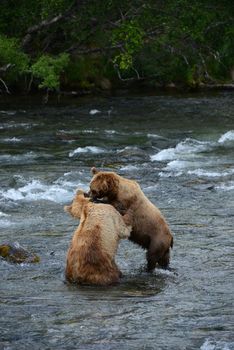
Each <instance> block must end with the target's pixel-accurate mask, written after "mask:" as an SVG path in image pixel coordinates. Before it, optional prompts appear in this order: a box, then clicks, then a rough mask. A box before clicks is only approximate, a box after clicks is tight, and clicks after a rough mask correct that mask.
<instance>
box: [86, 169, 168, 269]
mask: <svg viewBox="0 0 234 350" xmlns="http://www.w3.org/2000/svg"><path fill="white" fill-rule="evenodd" d="M91 171H92V174H93V178H92V180H91V182H90V196H91V197H92V198H93V199H100V198H103V199H107V201H108V203H110V204H112V205H113V206H114V207H115V208H116V209H117V210H119V211H120V212H122V213H124V211H125V210H129V209H131V210H132V213H133V214H132V215H133V222H132V232H131V235H130V237H129V239H130V240H131V241H133V242H135V243H137V244H139V245H140V246H141V247H143V248H145V249H147V254H146V258H147V269H148V271H151V270H153V269H154V268H155V266H156V264H157V263H158V265H159V266H160V267H162V268H167V267H168V266H169V262H170V248H172V246H173V236H172V234H171V232H170V229H169V227H168V224H167V222H166V220H165V218H164V217H163V215H162V213H161V212H160V210H159V209H158V208H157V207H156V206H155V205H154V204H153V203H151V202H150V200H149V199H148V198H147V197H146V196H145V195H144V193H143V192H142V190H141V188H140V186H139V184H138V183H137V182H136V181H133V180H128V179H125V178H123V177H122V176H119V175H117V174H116V173H115V172H104V171H98V170H97V169H96V168H92V169H91Z"/></svg>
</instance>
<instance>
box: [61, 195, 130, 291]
mask: <svg viewBox="0 0 234 350" xmlns="http://www.w3.org/2000/svg"><path fill="white" fill-rule="evenodd" d="M64 210H65V211H66V212H69V213H70V214H71V215H72V216H73V217H75V218H78V219H80V224H79V226H78V228H77V230H76V231H75V233H74V236H73V238H72V242H71V245H70V248H69V250H68V253H67V264H66V271H65V275H66V279H67V280H68V281H69V282H72V283H81V284H95V285H108V284H112V283H116V282H118V281H119V278H120V277H121V272H120V270H119V269H118V267H117V265H116V263H115V260H114V258H115V254H116V251H117V247H118V242H119V240H120V238H127V237H129V236H130V232H131V229H132V227H131V226H130V221H131V215H129V214H126V215H125V216H121V215H120V213H119V212H118V211H117V210H116V209H115V208H114V207H113V206H111V205H109V204H96V203H93V202H91V201H90V198H87V197H86V196H85V193H84V192H83V191H78V192H77V193H76V196H75V198H74V200H73V202H72V204H71V205H69V206H65V207H64Z"/></svg>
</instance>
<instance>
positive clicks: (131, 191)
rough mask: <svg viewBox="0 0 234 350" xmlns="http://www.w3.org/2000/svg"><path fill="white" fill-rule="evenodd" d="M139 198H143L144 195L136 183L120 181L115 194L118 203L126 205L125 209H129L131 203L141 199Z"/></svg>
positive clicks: (126, 180)
mask: <svg viewBox="0 0 234 350" xmlns="http://www.w3.org/2000/svg"><path fill="white" fill-rule="evenodd" d="M136 194H137V196H136ZM141 197H144V193H143V192H142V190H141V188H140V186H139V185H138V183H137V182H135V181H133V180H128V179H123V180H122V179H121V181H120V182H119V190H118V194H117V200H118V201H120V202H121V203H122V204H123V205H126V207H129V206H130V203H131V202H135V201H136V200H139V199H141Z"/></svg>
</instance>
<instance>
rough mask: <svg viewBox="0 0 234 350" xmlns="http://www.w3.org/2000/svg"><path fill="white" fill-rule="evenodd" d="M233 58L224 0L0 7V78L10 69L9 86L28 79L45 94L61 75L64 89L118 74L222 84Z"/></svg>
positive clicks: (10, 3) (10, 2) (62, 1)
mask: <svg viewBox="0 0 234 350" xmlns="http://www.w3.org/2000/svg"><path fill="white" fill-rule="evenodd" d="M58 15H61V16H60V17H59V20H58V21H57V20H56V18H57V16H58ZM35 27H36V28H39V29H36V30H35ZM33 28H34V29H33ZM25 39H27V40H28V42H27V40H26V42H27V44H26V45H25V44H24V43H25ZM67 52H69V58H68V56H67V54H66V53H67ZM233 57H234V13H233V1H231V0H222V1H220V0H206V1H204V0H197V1H191V0H163V1H162V0H132V1H127V0H103V1H95V0H88V1H75V0H38V1H35V0H21V1H15V0H2V1H0V72H1V67H2V66H4V65H8V64H11V68H10V69H9V70H8V71H7V72H6V73H4V81H6V83H7V84H11V85H14V84H15V83H16V82H18V81H19V80H20V79H21V80H22V81H25V77H27V75H28V74H29V73H31V74H33V77H34V78H35V79H34V81H33V84H34V86H36V87H39V88H47V89H53V90H56V89H58V88H59V86H60V79H61V74H62V77H63V82H65V83H66V84H67V86H68V87H69V86H71V85H72V86H84V87H87V88H88V87H93V86H94V85H96V84H97V82H98V81H99V80H100V79H102V78H105V77H106V78H108V79H109V80H111V81H112V82H113V81H114V82H115V81H116V80H117V79H119V78H121V76H122V74H123V75H124V76H127V77H128V78H137V77H139V76H140V77H143V78H144V79H145V80H147V79H148V80H150V81H152V79H153V80H154V81H155V82H156V83H160V84H168V83H171V82H174V83H179V84H184V85H189V86H191V85H192V86H196V85H197V84H200V83H201V82H203V83H206V82H208V83H212V82H219V81H221V82H225V81H229V80H230V79H231V78H230V70H231V69H232V68H233V66H234V60H233ZM105 67H107V68H105ZM116 68H117V69H116ZM113 72H114V73H113ZM120 73H121V74H120ZM113 74H115V76H114V77H113Z"/></svg>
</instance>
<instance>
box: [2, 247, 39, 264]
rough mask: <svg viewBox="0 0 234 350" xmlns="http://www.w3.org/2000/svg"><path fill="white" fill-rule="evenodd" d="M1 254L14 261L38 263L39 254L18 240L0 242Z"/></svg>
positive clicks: (18, 262) (17, 262)
mask: <svg viewBox="0 0 234 350" xmlns="http://www.w3.org/2000/svg"><path fill="white" fill-rule="evenodd" d="M0 256H1V257H2V258H3V259H5V260H7V261H9V262H12V263H15V264H21V263H38V262H40V258H39V256H37V255H36V254H34V253H32V252H30V251H28V250H26V249H25V248H23V247H22V246H21V245H20V244H19V243H18V242H14V243H3V244H0Z"/></svg>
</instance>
